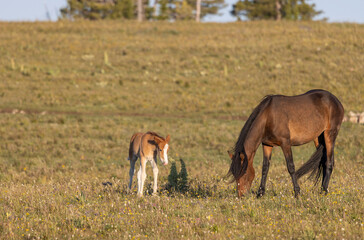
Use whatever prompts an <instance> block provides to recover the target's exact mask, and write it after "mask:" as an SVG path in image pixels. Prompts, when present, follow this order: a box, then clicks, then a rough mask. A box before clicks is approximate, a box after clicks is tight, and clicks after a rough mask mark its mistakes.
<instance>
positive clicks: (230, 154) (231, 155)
mask: <svg viewBox="0 0 364 240" xmlns="http://www.w3.org/2000/svg"><path fill="white" fill-rule="evenodd" d="M227 153H228V154H229V157H230V158H231V160H233V153H232V152H231V151H227Z"/></svg>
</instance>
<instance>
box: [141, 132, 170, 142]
mask: <svg viewBox="0 0 364 240" xmlns="http://www.w3.org/2000/svg"><path fill="white" fill-rule="evenodd" d="M145 134H150V135H153V136H156V137H158V138H161V139H163V141H164V140H165V139H164V137H162V136H160V135H159V134H158V133H156V132H151V131H149V132H146V133H145Z"/></svg>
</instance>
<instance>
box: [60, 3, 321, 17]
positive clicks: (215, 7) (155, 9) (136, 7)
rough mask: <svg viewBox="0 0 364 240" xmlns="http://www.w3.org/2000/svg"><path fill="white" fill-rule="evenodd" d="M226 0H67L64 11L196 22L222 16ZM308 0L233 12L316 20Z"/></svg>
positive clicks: (67, 13)
mask: <svg viewBox="0 0 364 240" xmlns="http://www.w3.org/2000/svg"><path fill="white" fill-rule="evenodd" d="M226 6H227V4H225V0H67V6H66V7H65V8H62V9H61V13H62V17H63V18H69V19H76V18H85V19H91V20H99V19H138V21H145V20H169V21H179V20H196V21H200V19H201V18H203V17H204V16H206V15H208V14H211V15H216V14H219V10H220V9H222V8H224V7H226ZM315 7H316V6H315V4H311V3H308V2H307V0H238V1H237V3H236V4H234V5H233V8H232V10H231V11H230V13H231V14H232V15H234V16H237V17H238V19H241V17H243V18H246V19H248V20H261V19H275V20H281V19H287V20H312V19H313V18H314V17H315V16H317V15H319V14H321V13H322V12H321V11H317V10H316V9H315Z"/></svg>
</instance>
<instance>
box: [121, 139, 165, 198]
mask: <svg viewBox="0 0 364 240" xmlns="http://www.w3.org/2000/svg"><path fill="white" fill-rule="evenodd" d="M169 140H170V136H169V135H168V136H167V137H166V138H165V139H164V138H163V137H161V136H159V135H158V134H156V133H155V132H147V133H135V134H134V135H133V136H132V137H131V139H130V147H129V157H128V160H130V170H129V176H130V182H129V190H131V185H132V182H133V175H134V169H135V163H136V161H137V160H138V158H140V169H139V171H138V175H137V176H138V196H140V197H141V196H143V187H144V181H145V178H146V177H147V174H146V163H147V161H149V162H150V163H151V164H152V167H153V176H154V184H153V195H154V194H156V193H157V178H158V167H157V156H158V157H159V159H160V160H161V162H162V163H163V165H167V164H168V156H167V153H168V150H169V145H168V143H169Z"/></svg>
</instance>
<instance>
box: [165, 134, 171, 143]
mask: <svg viewBox="0 0 364 240" xmlns="http://www.w3.org/2000/svg"><path fill="white" fill-rule="evenodd" d="M169 140H171V136H169V134H168V135H167V137H166V143H168V142H169Z"/></svg>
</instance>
